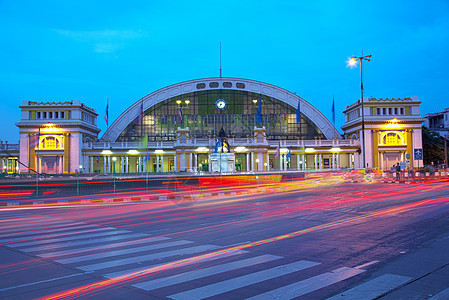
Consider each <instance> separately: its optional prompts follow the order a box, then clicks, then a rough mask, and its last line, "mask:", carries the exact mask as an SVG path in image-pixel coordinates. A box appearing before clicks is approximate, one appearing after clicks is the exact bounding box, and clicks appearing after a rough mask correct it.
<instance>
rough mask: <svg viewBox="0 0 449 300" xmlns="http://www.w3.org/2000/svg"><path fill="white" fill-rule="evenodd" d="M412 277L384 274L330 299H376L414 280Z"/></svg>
mask: <svg viewBox="0 0 449 300" xmlns="http://www.w3.org/2000/svg"><path fill="white" fill-rule="evenodd" d="M412 279H413V278H412V277H408V276H400V275H394V274H384V275H382V276H379V277H377V278H374V279H372V280H370V281H368V282H365V283H362V284H360V285H358V286H356V287H353V288H352V289H349V290H347V291H345V292H343V293H341V294H338V295H335V296H333V297H331V298H329V300H330V299H332V300H336V299H345V300H346V299H354V300H358V299H374V298H377V297H379V296H381V295H383V294H385V293H386V292H388V291H390V290H392V289H395V288H397V287H398V286H401V285H403V284H404V283H406V282H408V281H410V280H412Z"/></svg>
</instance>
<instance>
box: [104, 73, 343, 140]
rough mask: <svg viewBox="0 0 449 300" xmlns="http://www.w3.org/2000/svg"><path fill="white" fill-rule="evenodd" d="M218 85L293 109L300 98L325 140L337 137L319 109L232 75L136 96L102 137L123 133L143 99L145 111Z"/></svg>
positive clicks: (286, 93)
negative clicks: (228, 83)
mask: <svg viewBox="0 0 449 300" xmlns="http://www.w3.org/2000/svg"><path fill="white" fill-rule="evenodd" d="M211 82H218V83H219V86H218V87H215V86H214V85H212V87H211V86H210V85H209V83H211ZM224 82H230V83H232V87H230V88H228V87H223V83H224ZM201 83H204V85H201V86H204V88H201V89H198V88H197V85H198V84H201ZM242 83H243V85H242ZM220 88H222V89H227V90H240V91H248V92H253V93H258V94H263V95H267V96H270V97H273V98H276V99H278V100H280V101H283V102H284V103H287V104H288V105H291V106H292V107H294V108H296V107H298V102H299V101H301V114H303V115H305V116H306V117H307V118H309V119H310V121H312V122H313V123H314V124H315V125H316V126H317V127H318V128H319V129H320V130H321V132H322V133H323V134H324V136H325V137H326V138H327V139H331V138H333V137H339V136H340V133H339V132H338V130H337V129H336V128H335V127H334V126H333V125H332V123H331V122H329V120H328V119H327V118H326V117H325V116H324V115H323V114H322V113H321V112H320V111H319V110H318V109H316V108H315V107H314V106H313V105H311V104H310V103H309V102H307V101H306V100H304V99H302V98H301V97H299V96H297V95H295V94H293V93H291V92H289V91H287V90H285V89H283V88H280V87H278V86H275V85H272V84H268V83H265V82H260V81H256V80H250V79H243V78H233V77H213V78H204V79H194V80H189V81H184V82H180V83H176V84H173V85H169V86H167V87H164V88H162V89H159V90H157V91H155V92H153V93H151V94H148V95H146V96H145V97H143V98H141V99H139V100H138V101H136V102H135V103H134V104H132V105H131V106H130V107H128V108H127V109H126V110H125V111H124V112H123V113H122V114H121V115H120V116H119V117H118V118H117V119H116V120H115V121H114V123H112V125H111V126H110V127H109V128H108V130H106V132H105V133H104V135H103V137H102V139H103V140H110V141H116V140H117V138H118V137H119V135H120V134H121V133H122V132H123V130H125V129H126V127H127V126H128V125H129V124H130V123H131V122H133V121H134V120H135V119H136V118H137V117H138V116H139V114H140V107H141V103H142V102H143V110H144V111H146V110H147V109H148V108H150V107H152V106H154V105H156V104H158V103H160V102H163V101H165V100H168V99H170V98H173V97H176V96H179V95H183V94H187V93H193V92H197V91H204V90H217V89H220Z"/></svg>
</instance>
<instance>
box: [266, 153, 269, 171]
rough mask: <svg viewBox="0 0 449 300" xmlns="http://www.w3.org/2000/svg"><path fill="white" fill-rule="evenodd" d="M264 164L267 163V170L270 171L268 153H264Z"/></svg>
mask: <svg viewBox="0 0 449 300" xmlns="http://www.w3.org/2000/svg"><path fill="white" fill-rule="evenodd" d="M265 162H266V164H267V171H270V155H268V152H267V155H266V160H265Z"/></svg>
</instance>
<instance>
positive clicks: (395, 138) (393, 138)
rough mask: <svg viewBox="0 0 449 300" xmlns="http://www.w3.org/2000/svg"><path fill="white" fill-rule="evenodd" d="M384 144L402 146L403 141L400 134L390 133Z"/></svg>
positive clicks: (386, 136)
mask: <svg viewBox="0 0 449 300" xmlns="http://www.w3.org/2000/svg"><path fill="white" fill-rule="evenodd" d="M384 144H385V145H401V144H402V140H401V137H400V136H399V134H397V133H395V132H389V133H387V134H386V135H385V137H384Z"/></svg>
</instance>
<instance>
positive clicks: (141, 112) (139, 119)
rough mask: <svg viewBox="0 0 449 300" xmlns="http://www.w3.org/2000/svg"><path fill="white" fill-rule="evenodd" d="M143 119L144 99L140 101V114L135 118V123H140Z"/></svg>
mask: <svg viewBox="0 0 449 300" xmlns="http://www.w3.org/2000/svg"><path fill="white" fill-rule="evenodd" d="M142 120H143V100H142V101H141V102H140V108H139V114H138V115H137V117H136V118H135V119H134V124H139V123H141V122H142Z"/></svg>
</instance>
